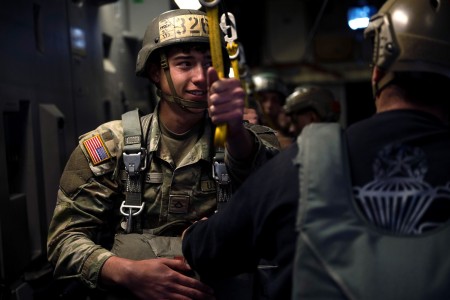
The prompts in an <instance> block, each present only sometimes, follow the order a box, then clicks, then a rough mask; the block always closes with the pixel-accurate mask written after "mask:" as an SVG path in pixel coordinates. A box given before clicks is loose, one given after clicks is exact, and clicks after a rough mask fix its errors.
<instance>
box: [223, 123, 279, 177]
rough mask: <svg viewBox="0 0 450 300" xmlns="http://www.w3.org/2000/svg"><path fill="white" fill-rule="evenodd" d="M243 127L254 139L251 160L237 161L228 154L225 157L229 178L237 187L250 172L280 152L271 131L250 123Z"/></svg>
mask: <svg viewBox="0 0 450 300" xmlns="http://www.w3.org/2000/svg"><path fill="white" fill-rule="evenodd" d="M245 127H246V129H247V130H248V131H249V132H250V133H251V134H252V135H253V136H254V137H255V148H256V151H255V153H254V156H253V158H252V159H250V160H245V161H238V160H236V159H234V158H233V157H232V156H231V155H230V154H229V153H228V152H226V155H225V163H226V164H227V166H228V171H229V173H230V176H231V177H232V178H233V179H234V180H235V181H236V182H237V183H238V184H237V185H240V183H242V182H243V181H244V180H245V179H246V178H247V177H248V176H249V175H250V173H251V172H253V171H254V170H256V169H257V168H259V167H260V166H261V165H263V164H264V163H265V162H267V161H268V160H269V159H271V158H272V157H274V156H275V155H276V154H278V153H279V152H280V143H279V141H278V138H277V137H276V135H275V131H274V130H273V129H271V128H270V127H267V126H262V125H254V124H250V123H246V124H245Z"/></svg>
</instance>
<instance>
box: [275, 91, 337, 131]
mask: <svg viewBox="0 0 450 300" xmlns="http://www.w3.org/2000/svg"><path fill="white" fill-rule="evenodd" d="M283 108H284V111H285V112H286V114H288V115H293V114H295V113H301V112H302V111H306V110H313V111H315V112H316V113H317V115H318V116H319V117H320V119H321V120H322V121H323V122H335V121H337V120H338V119H339V116H340V105H339V102H338V101H337V100H336V99H335V97H334V95H333V93H332V92H331V91H330V90H328V89H325V88H321V87H297V88H296V89H295V90H294V92H293V93H292V94H290V95H289V96H288V97H287V99H286V104H285V105H284V107H283Z"/></svg>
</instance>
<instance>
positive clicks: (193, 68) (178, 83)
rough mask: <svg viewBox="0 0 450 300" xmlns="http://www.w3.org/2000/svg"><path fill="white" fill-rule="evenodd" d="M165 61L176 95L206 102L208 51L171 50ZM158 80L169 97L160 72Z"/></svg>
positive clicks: (210, 62)
mask: <svg viewBox="0 0 450 300" xmlns="http://www.w3.org/2000/svg"><path fill="white" fill-rule="evenodd" d="M167 61H168V64H169V69H170V76H171V78H172V82H173V85H174V88H175V91H176V93H177V95H178V96H179V97H181V98H183V99H186V100H190V101H207V77H206V71H207V70H208V68H209V67H210V66H212V60H211V54H210V52H209V50H206V51H205V50H204V51H201V50H198V49H196V48H190V49H186V48H178V47H176V48H172V49H170V50H169V51H168V52H167ZM159 80H160V86H161V90H162V92H163V93H166V94H169V95H171V94H172V91H171V89H170V86H169V82H168V80H167V78H166V76H165V74H164V72H163V71H162V70H161V73H160V74H159ZM201 110H202V111H203V110H204V109H201Z"/></svg>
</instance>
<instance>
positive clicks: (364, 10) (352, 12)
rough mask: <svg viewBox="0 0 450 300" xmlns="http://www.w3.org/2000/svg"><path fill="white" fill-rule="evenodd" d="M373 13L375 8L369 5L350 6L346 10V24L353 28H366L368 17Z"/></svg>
mask: <svg viewBox="0 0 450 300" xmlns="http://www.w3.org/2000/svg"><path fill="white" fill-rule="evenodd" d="M375 13H376V8H375V7H374V6H371V5H363V6H353V7H350V8H349V9H348V11H347V22H348V26H349V27H350V28H351V29H353V30H357V29H363V28H366V27H367V25H369V19H370V17H371V16H372V15H373V14H375Z"/></svg>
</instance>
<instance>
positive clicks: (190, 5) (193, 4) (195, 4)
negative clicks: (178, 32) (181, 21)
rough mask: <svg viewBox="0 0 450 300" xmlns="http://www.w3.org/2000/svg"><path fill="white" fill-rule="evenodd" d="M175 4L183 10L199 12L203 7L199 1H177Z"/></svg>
mask: <svg viewBox="0 0 450 300" xmlns="http://www.w3.org/2000/svg"><path fill="white" fill-rule="evenodd" d="M175 3H176V4H177V5H178V7H179V8H182V9H196V10H199V9H200V8H201V7H202V5H201V4H200V2H199V1H198V0H175Z"/></svg>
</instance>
